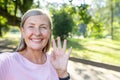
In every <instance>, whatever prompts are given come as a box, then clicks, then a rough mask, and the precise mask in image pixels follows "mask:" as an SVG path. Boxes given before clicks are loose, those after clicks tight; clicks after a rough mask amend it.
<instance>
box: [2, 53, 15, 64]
mask: <svg viewBox="0 0 120 80" xmlns="http://www.w3.org/2000/svg"><path fill="white" fill-rule="evenodd" d="M14 54H15V52H4V53H0V64H1V63H2V62H6V61H8V60H10V58H12V56H14Z"/></svg>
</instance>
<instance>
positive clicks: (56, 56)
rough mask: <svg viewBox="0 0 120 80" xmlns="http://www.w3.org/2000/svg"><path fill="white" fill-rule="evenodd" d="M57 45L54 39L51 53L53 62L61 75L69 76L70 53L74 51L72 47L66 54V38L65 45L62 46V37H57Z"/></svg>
mask: <svg viewBox="0 0 120 80" xmlns="http://www.w3.org/2000/svg"><path fill="white" fill-rule="evenodd" d="M57 44H58V45H57V46H56V42H55V40H54V39H53V40H52V45H53V51H52V54H51V63H52V65H53V67H54V68H55V69H56V71H57V73H58V76H59V77H65V76H67V64H68V59H69V57H70V54H71V52H72V47H71V48H70V49H69V51H68V53H67V54H66V44H67V41H66V40H64V43H63V47H62V46H61V40H60V37H58V38H57Z"/></svg>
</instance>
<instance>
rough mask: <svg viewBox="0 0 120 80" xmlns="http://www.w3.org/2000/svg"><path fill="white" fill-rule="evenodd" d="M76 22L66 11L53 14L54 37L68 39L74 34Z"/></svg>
mask: <svg viewBox="0 0 120 80" xmlns="http://www.w3.org/2000/svg"><path fill="white" fill-rule="evenodd" d="M73 25H74V22H73V20H72V17H71V16H70V15H69V14H68V13H67V12H65V11H64V10H62V9H61V10H59V11H57V12H56V13H55V12H54V14H53V26H54V27H53V35H54V37H55V38H56V37H58V36H60V37H61V39H62V40H63V39H66V38H67V37H68V36H70V33H71V32H72V29H73Z"/></svg>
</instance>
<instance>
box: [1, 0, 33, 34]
mask: <svg viewBox="0 0 120 80" xmlns="http://www.w3.org/2000/svg"><path fill="white" fill-rule="evenodd" d="M32 4H33V0H0V36H2V31H1V30H2V29H3V28H5V27H6V26H8V25H12V26H19V24H20V16H21V15H22V14H23V13H25V11H27V10H28V9H30V8H31V6H32ZM6 23H7V24H6ZM5 25H6V26H5Z"/></svg>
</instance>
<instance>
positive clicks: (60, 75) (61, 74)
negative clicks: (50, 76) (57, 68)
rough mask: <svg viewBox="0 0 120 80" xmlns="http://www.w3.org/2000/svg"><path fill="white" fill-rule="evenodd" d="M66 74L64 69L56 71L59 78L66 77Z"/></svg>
mask: <svg viewBox="0 0 120 80" xmlns="http://www.w3.org/2000/svg"><path fill="white" fill-rule="evenodd" d="M67 76H68V73H67V71H65V72H58V77H59V78H65V77H67Z"/></svg>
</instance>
